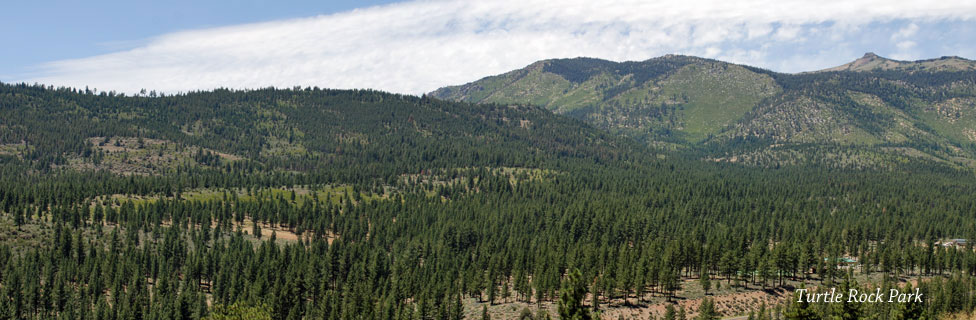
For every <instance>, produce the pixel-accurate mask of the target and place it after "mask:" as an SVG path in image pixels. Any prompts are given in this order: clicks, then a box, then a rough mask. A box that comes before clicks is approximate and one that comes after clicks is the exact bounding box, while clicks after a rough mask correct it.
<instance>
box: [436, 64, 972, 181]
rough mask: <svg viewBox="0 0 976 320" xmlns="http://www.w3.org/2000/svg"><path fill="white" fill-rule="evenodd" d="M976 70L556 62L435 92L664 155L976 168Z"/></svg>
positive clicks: (943, 66) (948, 66)
mask: <svg viewBox="0 0 976 320" xmlns="http://www.w3.org/2000/svg"><path fill="white" fill-rule="evenodd" d="M974 66H976V63H974V62H972V61H969V60H965V59H962V58H958V57H944V58H940V59H932V60H923V61H915V62H904V61H895V60H888V59H884V58H881V57H878V56H876V55H873V54H868V55H865V57H863V58H861V59H859V60H857V61H855V62H852V63H851V64H847V65H845V66H841V67H837V68H833V69H828V70H825V71H824V72H816V73H802V74H782V73H775V72H770V71H766V70H761V69H757V68H752V67H748V66H741V65H735V64H729V63H724V62H720V61H714V60H708V59H702V58H695V57H686V56H664V57H660V58H654V59H650V60H647V61H640V62H633V61H629V62H621V63H616V62H610V61H604V60H597V59H588V58H576V59H556V60H545V61H540V62H537V63H534V64H532V65H530V66H528V67H526V68H524V69H520V70H516V71H512V72H509V73H506V74H503V75H498V76H493V77H488V78H485V79H482V80H478V81H476V82H473V83H470V84H466V85H461V86H457V87H447V88H442V89H439V90H437V91H434V92H433V93H431V95H432V96H435V97H438V98H442V99H448V100H459V101H471V102H476V103H489V102H504V103H527V104H535V105H540V106H545V107H547V108H549V109H551V110H554V111H555V112H557V113H562V114H566V115H570V116H573V117H576V118H579V119H582V120H584V121H586V122H589V123H591V124H593V125H594V126H596V127H599V128H604V129H606V130H609V131H611V132H619V133H623V134H625V135H627V136H631V137H635V138H637V139H639V140H643V141H645V142H646V143H649V144H651V145H654V146H658V147H667V148H678V149H688V150H695V151H696V152H700V153H701V157H702V158H704V159H709V160H715V161H731V162H740V163H747V164H752V165H762V166H776V165H784V164H823V165H827V166H834V167H848V168H884V167H889V166H891V165H892V164H894V163H901V162H912V161H914V162H925V163H939V164H942V165H949V166H955V167H963V168H974V167H976V161H974V160H976V71H974Z"/></svg>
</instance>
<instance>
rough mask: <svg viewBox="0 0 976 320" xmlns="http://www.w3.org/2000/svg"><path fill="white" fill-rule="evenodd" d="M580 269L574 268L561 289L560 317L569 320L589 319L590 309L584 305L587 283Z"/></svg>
mask: <svg viewBox="0 0 976 320" xmlns="http://www.w3.org/2000/svg"><path fill="white" fill-rule="evenodd" d="M582 278H583V275H582V274H581V273H580V271H579V269H573V271H571V272H570V273H569V276H568V277H567V279H566V281H564V282H563V285H562V289H560V290H559V291H560V292H559V318H560V319H569V320H589V319H591V316H590V311H589V310H587V308H586V307H584V306H583V298H584V297H585V296H586V284H585V283H583V279H582Z"/></svg>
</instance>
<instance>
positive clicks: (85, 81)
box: [23, 0, 976, 94]
mask: <svg viewBox="0 0 976 320" xmlns="http://www.w3.org/2000/svg"><path fill="white" fill-rule="evenodd" d="M974 18H976V2H973V1H937V2H927V1H909V0H883V1H882V0H863V1H799V0H743V1H728V0H668V1H636V0H623V1H591V0H566V1H559V2H554V1H552V0H496V1H467V0H443V1H411V2H405V3H399V4H393V5H387V6H380V7H372V8H366V9H360V10H355V11H351V12H345V13H340V14H334V15H326V16H317V17H311V18H305V19H293V20H284V21H272V22H267V23H257V24H248V25H238V26H228V27H222V28H213V29H204V30H193V31H185V32H178V33H172V34H166V35H162V36H159V37H157V38H154V39H149V41H148V42H146V43H145V44H143V45H139V46H137V47H135V48H133V49H129V50H124V51H119V52H115V53H111V54H106V55H100V56H94V57H88V58H81V59H74V60H63V61H55V62H51V63H48V64H45V65H43V66H41V70H42V71H41V72H40V73H38V74H35V75H31V76H26V77H23V79H24V80H27V81H30V82H40V83H46V84H53V85H69V86H78V87H81V86H92V87H96V88H98V89H101V90H119V91H124V92H129V93H133V92H137V91H138V90H139V89H141V88H148V89H156V90H162V91H167V92H176V91H187V90H197V89H209V88H215V87H231V88H258V87H266V86H278V87H292V86H319V87H331V88H375V89H381V90H387V91H394V92H402V93H414V94H416V93H422V92H426V91H430V90H433V89H436V88H438V87H440V86H444V85H450V84H459V83H463V82H468V81H471V80H475V79H477V78H480V77H483V76H486V75H490V74H496V73H501V72H505V71H508V70H511V69H514V68H519V67H522V66H524V65H527V64H529V63H531V62H533V61H536V60H540V59H547V58H557V57H576V56H590V57H599V58H605V59H611V60H643V59H648V58H651V57H655V56H659V55H663V54H667V53H684V54H693V55H702V56H708V57H712V58H717V59H723V60H729V61H732V62H739V63H749V64H755V65H759V66H762V67H768V68H773V69H776V70H780V71H801V70H804V69H802V68H808V67H827V66H829V65H824V64H827V63H840V62H843V61H845V60H846V59H848V58H851V57H848V56H837V55H838V54H840V53H845V54H846V52H843V51H844V50H843V49H838V48H835V47H836V46H837V44H838V43H844V42H845V41H846V40H849V39H851V38H857V39H864V35H863V34H861V33H863V32H865V26H871V25H876V24H885V23H892V22H898V23H900V24H901V25H907V26H905V27H904V28H907V29H904V28H902V29H899V30H898V31H897V32H896V33H894V34H892V33H891V31H887V33H885V34H884V35H880V36H870V38H881V39H885V38H888V36H887V35H891V37H890V41H889V42H892V43H897V44H898V45H897V48H896V49H897V50H901V51H899V52H902V51H904V50H909V49H912V48H913V47H916V45H918V44H917V43H916V42H912V40H910V39H911V38H912V37H913V36H916V33H918V32H919V26H918V25H917V24H916V22H919V23H925V22H927V21H928V22H931V21H955V22H959V23H968V22H969V21H971V20H973V19H974ZM909 23H911V24H910V25H908V24H909ZM911 26H914V27H911ZM868 29H870V28H868ZM859 37H860V38H859ZM885 40H889V39H885ZM950 40H951V39H950ZM825 42H827V43H825ZM888 45H889V46H890V45H891V44H890V43H889V44H888ZM797 50H805V51H806V52H796V51H797ZM893 50H894V49H893ZM892 52H894V51H892ZM797 68H799V69H797Z"/></svg>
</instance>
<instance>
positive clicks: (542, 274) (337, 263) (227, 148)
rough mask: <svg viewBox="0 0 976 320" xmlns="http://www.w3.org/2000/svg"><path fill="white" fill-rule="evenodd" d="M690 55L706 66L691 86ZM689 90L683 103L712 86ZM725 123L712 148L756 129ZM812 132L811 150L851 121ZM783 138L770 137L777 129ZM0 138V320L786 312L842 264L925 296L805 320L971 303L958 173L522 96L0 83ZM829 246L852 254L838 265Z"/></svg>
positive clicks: (794, 98)
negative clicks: (817, 158) (637, 123)
mask: <svg viewBox="0 0 976 320" xmlns="http://www.w3.org/2000/svg"><path fill="white" fill-rule="evenodd" d="M668 59H670V60H681V59H685V61H691V62H690V63H689V64H686V65H684V66H682V67H679V68H678V69H680V70H683V71H679V72H676V73H673V74H672V75H671V76H670V77H669V80H668V81H658V82H654V83H656V84H660V85H661V88H670V89H667V90H691V89H687V88H693V87H694V86H695V85H697V84H699V83H711V84H716V85H717V84H721V83H722V81H721V80H720V79H726V78H727V77H743V76H746V75H748V76H750V77H758V78H761V79H769V80H771V81H776V85H777V86H778V88H779V89H777V90H782V91H785V92H794V90H795V89H793V88H794V87H793V86H794V82H791V81H789V80H790V79H793V80H795V83H816V84H818V85H817V86H813V87H809V86H807V87H806V88H807V89H805V90H807V91H802V90H799V91H795V92H794V93H791V94H779V95H776V96H774V97H772V98H766V99H764V100H762V101H761V102H759V105H761V106H783V107H781V108H786V107H785V106H790V107H793V108H796V110H797V111H796V112H801V113H802V112H806V111H805V110H810V108H809V105H821V104H827V103H838V102H836V101H841V100H840V99H842V97H844V96H841V95H833V94H826V93H830V92H846V91H836V89H834V88H833V87H832V85H835V84H836V83H838V82H844V83H846V82H851V83H858V81H860V80H858V79H860V78H858V77H853V78H851V79H847V78H845V77H851V75H852V74H853V75H857V74H856V73H849V72H848V73H843V74H841V73H824V74H817V75H810V76H808V77H810V78H804V79H799V78H789V79H783V78H780V76H781V75H777V74H770V73H764V72H763V71H761V70H751V69H749V68H745V67H741V68H739V67H729V68H725V67H723V65H722V64H720V63H717V62H712V61H704V60H698V59H694V58H680V57H670V58H668ZM701 64H703V65H707V66H708V68H709V69H710V70H714V72H715V77H714V78H707V79H699V78H697V77H694V75H695V74H697V73H698V72H700V71H701V70H702V68H705V67H702V66H701ZM723 70H724V71H723ZM564 71H565V70H564ZM601 72H602V71H601ZM662 72H663V71H662ZM563 74H566V75H568V74H570V73H568V71H567V72H563ZM581 74H584V73H579V74H577V76H578V77H577V76H573V77H570V78H573V79H576V80H580V79H582V78H585V77H584V76H582V75H581ZM620 74H625V72H624V71H620ZM628 74H629V73H628ZM628 74H625V75H624V76H621V78H622V79H623V78H626V79H631V80H625V81H634V83H640V82H641V81H644V82H643V83H644V84H649V83H651V80H639V79H636V78H635V77H634V76H633V75H630V76H628ZM662 74H666V73H662ZM838 75H842V76H840V77H839V76H838ZM717 79H719V80H717ZM940 79H941V78H940ZM944 80H945V79H941V80H939V81H944ZM580 81H581V82H580V83H585V82H586V81H582V80H580ZM905 81H916V82H925V81H924V80H923V79H921V78H920V79H914V80H913V78H908V80H905ZM934 82H937V81H935V80H931V81H928V82H927V83H934ZM867 83H870V82H867ZM908 83H912V82H908ZM948 83H952V82H948ZM717 87H721V86H717ZM869 87H871V86H869ZM726 89H727V90H731V87H726ZM660 90H665V89H660ZM845 90H846V89H845ZM851 90H855V89H851ZM868 93H870V94H872V95H881V93H883V91H877V90H876V91H868ZM865 94H867V93H865ZM687 95H688V97H687V98H684V97H681V98H680V99H681V101H685V100H687V101H698V102H700V103H702V104H701V105H699V106H695V108H697V107H708V106H710V104H709V103H713V102H709V101H712V100H709V99H716V98H723V97H725V96H721V95H712V94H708V93H693V92H690V91H687ZM854 96H857V95H854ZM920 96H921V95H920ZM811 97H815V98H811ZM822 97H832V98H833V99H834V100H827V99H826V98H822ZM921 97H923V98H926V99H928V96H921ZM909 98H911V97H906V98H905V99H909ZM818 99H819V100H818ZM852 99H853V98H852ZM732 100H736V99H732ZM732 100H721V101H732ZM861 100H864V101H867V102H871V101H873V100H870V99H863V98H862V99H861ZM892 101H894V102H885V105H888V104H890V105H892V106H895V108H898V106H903V104H898V102H897V101H895V100H892ZM898 101H900V100H898ZM867 102H866V103H867ZM878 105H879V106H880V105H881V104H880V103H878ZM763 108H765V107H759V108H753V109H751V110H746V111H741V110H737V111H736V112H743V115H741V116H740V117H741V119H740V120H739V121H738V122H736V124H748V123H759V124H761V125H764V126H771V127H770V129H777V130H780V129H779V128H775V127H773V126H774V125H779V123H780V122H781V120H778V119H777V118H775V117H772V118H770V117H769V116H767V113H769V112H766V111H764V110H765V109H763ZM821 108H822V109H823V110H826V111H824V113H823V114H810V116H811V117H814V118H812V119H814V120H810V121H808V122H807V123H805V124H804V126H807V127H817V126H820V125H821V122H823V121H821V120H817V119H835V118H843V117H848V116H850V115H857V116H861V117H864V118H865V119H868V118H870V120H871V121H869V122H863V121H861V122H853V121H852V122H851V123H854V124H857V125H861V123H868V124H873V125H874V126H875V127H876V128H880V129H878V130H884V129H885V128H889V127H890V126H889V122H890V121H898V119H901V118H900V117H903V116H902V114H906V115H907V114H909V113H908V112H907V111H906V112H903V113H895V114H888V113H883V112H881V111H879V112H876V113H870V115H873V117H867V116H866V115H863V114H860V113H852V112H851V111H845V110H839V111H836V110H832V109H830V107H821ZM677 109H678V108H677V107H676V110H677ZM688 110H695V109H693V107H691V106H689V107H687V108H685V109H684V111H688ZM704 110H707V109H704ZM879 110H887V109H885V108H883V107H879ZM899 110H900V109H899ZM827 111H830V112H827ZM770 112H772V111H770ZM842 112H848V113H842ZM773 113H774V114H788V113H782V112H778V113H777V112H773ZM702 114H706V115H707V113H702ZM700 115H701V114H697V113H694V112H689V113H688V115H686V116H687V117H690V118H694V117H697V116H700ZM722 117H725V118H729V117H731V116H728V115H723V116H722ZM791 117H792V116H791ZM817 117H819V118H817ZM905 118H907V117H905ZM844 119H846V118H844ZM891 119H895V120H891ZM958 119H959V120H957V122H959V121H963V119H966V118H965V116H963V115H959V116H958ZM702 123H705V124H708V123H709V122H702ZM767 123H770V124H769V125H767ZM854 124H852V125H851V126H854ZM734 125H735V124H734ZM734 125H733V126H729V128H730V129H727V130H722V131H717V132H718V134H717V135H715V136H714V137H712V138H711V139H706V140H705V141H706V143H718V142H720V141H728V142H727V143H724V144H723V146H735V147H736V150H760V151H761V150H763V149H762V148H763V146H764V145H763V143H768V142H764V141H758V140H757V141H754V140H752V139H751V138H748V137H749V136H751V134H752V133H751V132H752V131H749V130H751V129H750V128H751V127H750V126H748V125H742V126H741V127H737V126H734ZM875 127H861V128H863V130H864V131H865V132H868V133H872V132H873V131H869V130H875V129H876V128H875ZM817 128H821V127H817ZM822 128H823V129H819V131H816V132H818V134H819V132H825V133H823V134H820V135H814V134H810V135H808V136H804V139H820V137H821V136H823V135H828V134H829V133H832V132H833V131H831V130H842V129H843V127H841V129H835V127H830V126H826V125H823V127H822ZM788 129H790V128H783V129H782V130H780V131H775V134H768V136H769V137H771V138H769V139H774V140H773V141H780V140H775V139H781V140H783V141H790V139H794V137H795V136H796V135H795V133H794V131H790V130H788ZM911 130H912V129H911V128H909V129H904V130H903V131H897V132H898V133H903V134H906V135H908V134H912V133H913V131H911ZM918 130H920V131H919V132H922V133H925V132H929V131H927V130H934V129H930V128H925V127H921V128H918ZM807 131H809V130H804V131H802V132H807ZM922 133H918V134H919V135H921V134H922ZM743 137H746V138H743ZM722 139H724V140H722ZM795 140H797V141H800V140H799V138H795ZM676 141H680V140H676ZM0 142H2V143H0V297H3V298H2V299H0V318H4V319H7V318H9V319H51V318H66V319H76V318H84V317H86V316H87V315H96V316H97V318H100V319H115V318H118V319H142V318H146V319H201V318H210V319H225V318H228V317H231V318H233V317H236V318H247V319H302V318H312V319H357V318H363V319H451V320H460V319H469V318H479V317H480V316H481V315H482V314H489V315H490V318H492V319H512V318H525V315H528V314H531V315H535V316H536V318H538V319H546V318H547V317H550V318H551V317H552V316H556V315H558V314H559V310H560V308H563V307H565V305H566V304H567V303H566V298H565V297H566V296H569V295H571V293H570V290H572V292H577V295H578V302H579V304H578V305H577V306H578V307H579V308H581V311H582V312H584V313H588V312H590V311H592V312H593V313H594V314H596V317H594V318H601V319H607V318H611V319H614V318H618V317H620V316H623V317H625V318H627V317H636V318H649V317H651V316H654V317H655V318H660V317H662V316H664V315H665V314H666V313H667V310H668V309H669V308H679V310H682V311H681V312H686V313H687V314H688V315H689V316H691V317H694V315H696V314H698V313H704V312H705V311H706V310H707V308H705V307H704V306H707V305H710V304H714V308H713V311H714V314H715V315H722V316H745V315H747V314H749V313H751V312H755V311H757V310H760V309H761V308H762V307H761V306H762V305H763V304H765V305H766V306H768V307H769V308H767V309H766V310H767V311H768V310H774V309H773V308H786V307H790V305H789V304H788V301H789V297H791V294H789V292H791V290H792V289H794V288H796V287H798V286H807V287H810V288H812V287H814V286H822V287H824V288H826V286H832V285H837V284H840V283H844V285H845V286H847V285H848V284H847V283H848V282H851V281H852V279H850V278H848V275H850V276H851V277H854V278H855V279H856V281H857V283H860V284H861V285H860V286H863V287H872V286H874V285H876V284H881V283H884V284H885V285H891V286H899V287H907V286H908V285H909V284H908V283H907V282H906V281H905V280H908V279H910V280H911V281H914V282H913V283H912V284H911V285H912V286H916V287H918V288H920V290H921V292H923V293H924V294H925V295H926V296H931V297H933V298H932V299H931V300H929V301H926V302H925V303H922V304H918V305H915V306H913V307H912V308H910V309H905V310H891V309H889V308H888V307H887V305H888V304H866V305H864V307H862V308H859V309H858V310H855V311H849V310H846V309H845V310H840V309H837V310H833V309H831V310H826V309H820V310H812V311H811V312H815V314H817V315H818V316H817V317H815V318H827V317H835V316H836V317H840V316H841V315H842V314H847V316H850V315H851V314H852V313H851V312H857V313H856V314H854V317H855V318H856V317H857V316H859V315H863V316H864V317H868V318H881V317H882V315H891V316H893V317H902V318H919V317H918V316H917V314H919V313H921V312H925V314H926V315H927V316H926V317H927V318H935V315H939V314H943V313H951V312H962V311H968V310H970V309H972V307H971V304H968V303H965V302H964V301H956V300H955V299H949V297H950V295H952V293H953V292H974V289H973V287H974V284H976V282H974V281H972V271H973V269H972V265H973V264H972V263H970V262H972V261H976V251H973V250H972V248H971V247H966V248H965V250H957V249H956V248H950V247H945V246H941V245H937V243H938V242H936V241H942V239H972V238H974V237H976V234H974V232H976V217H974V212H973V210H972V208H974V207H976V198H974V197H972V195H973V194H974V193H976V177H974V176H972V175H968V174H962V172H960V171H956V170H947V169H946V168H944V167H934V166H926V167H924V168H921V167H918V166H912V164H911V163H908V164H906V165H904V166H900V167H897V168H894V170H898V171H896V174H892V171H876V170H849V169H831V170H823V169H822V168H812V167H806V166H798V167H785V168H781V169H778V170H767V169H764V168H752V167H745V166H739V165H731V164H728V163H722V162H718V163H715V162H710V161H699V160H696V159H691V160H689V159H688V158H685V157H684V154H681V153H674V154H668V155H665V154H661V153H658V154H655V153H653V152H650V151H647V149H648V148H646V146H644V145H641V144H639V143H637V142H634V141H633V140H631V139H625V138H621V137H618V136H616V135H613V134H609V133H606V132H604V131H601V130H599V129H597V128H594V127H593V126H591V125H587V124H586V123H584V122H582V121H579V120H575V119H571V118H568V117H564V116H560V115H557V114H554V113H552V112H550V111H548V110H545V109H543V108H540V107H532V106H522V105H521V104H491V103H483V104H471V103H466V102H451V101H442V100H437V99H430V98H427V97H412V96H403V95H395V94H388V93H382V92H375V91H350V90H325V89H313V88H295V89H287V90H281V89H271V88H269V89H261V90H248V91H231V90H215V91H209V92H193V93H187V94H180V95H173V96H156V95H154V94H150V96H148V97H146V96H138V97H127V96H120V95H116V94H113V93H95V92H91V91H88V90H75V89H67V88H60V89H55V88H50V87H43V86H40V85H34V86H31V85H0ZM677 143H679V142H675V144H677ZM757 146H759V147H757ZM685 148H691V144H688V145H687V146H686V147H685ZM715 148H716V149H717V148H718V147H715ZM749 148H752V149H749ZM777 148H778V147H777ZM837 148H840V147H837ZM777 150H779V149H777ZM936 151H938V150H933V151H932V152H936ZM692 155H695V156H700V155H699V154H692ZM933 169H935V170H933ZM784 186H788V187H784ZM839 257H845V258H846V257H851V258H853V259H856V260H857V261H859V264H858V265H857V266H856V268H849V269H844V268H842V267H841V266H840V265H839V264H835V263H831V261H837V259H838V258H839ZM851 270H856V271H854V272H848V271H851ZM709 279H711V280H709ZM857 283H854V284H850V285H852V286H858V284H857ZM950 287H951V288H953V289H951V290H949V289H946V288H950ZM571 288H578V289H571ZM906 290H907V289H906ZM582 296H588V298H586V299H585V301H582V300H583V297H582ZM778 310H782V309H778ZM838 310H839V311H841V312H843V313H841V312H839V311H838ZM777 312H778V311H777Z"/></svg>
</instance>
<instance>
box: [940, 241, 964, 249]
mask: <svg viewBox="0 0 976 320" xmlns="http://www.w3.org/2000/svg"><path fill="white" fill-rule="evenodd" d="M968 243H969V241H967V240H966V239H949V240H948V241H946V242H943V243H942V246H943V247H957V248H958V247H965V246H966V244H968Z"/></svg>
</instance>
